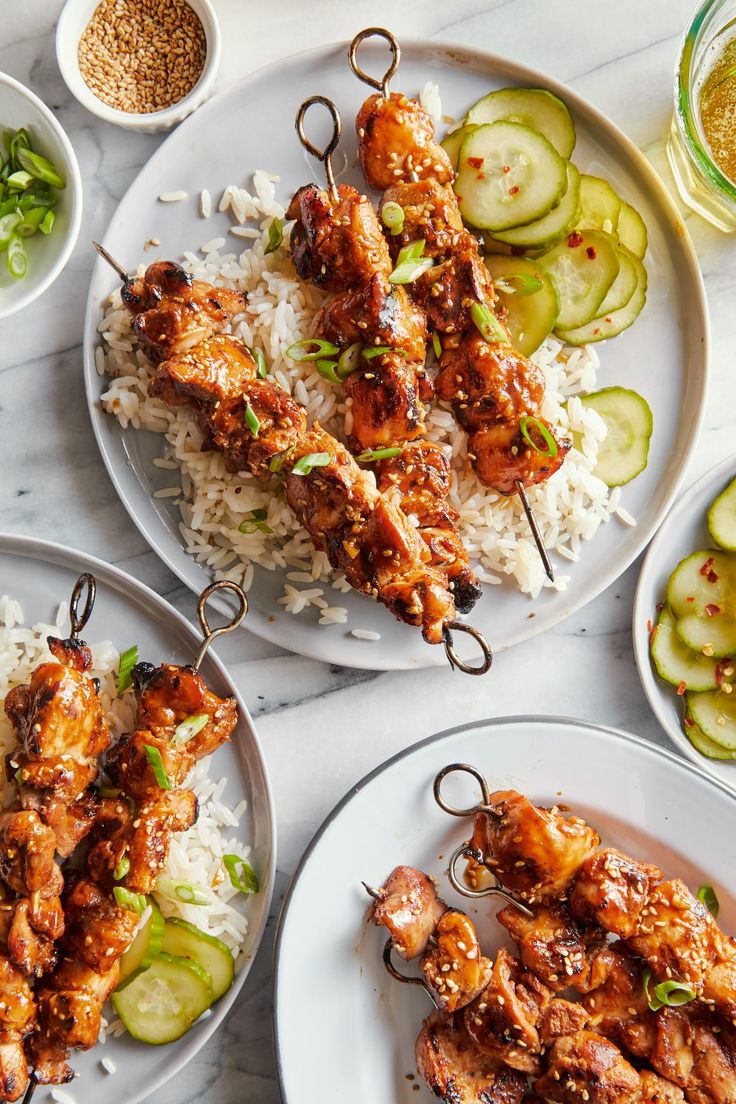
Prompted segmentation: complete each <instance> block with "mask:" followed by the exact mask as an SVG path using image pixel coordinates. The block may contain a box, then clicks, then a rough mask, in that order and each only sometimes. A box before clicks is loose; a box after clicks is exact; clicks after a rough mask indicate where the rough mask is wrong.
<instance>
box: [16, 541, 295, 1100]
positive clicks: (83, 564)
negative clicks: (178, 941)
mask: <svg viewBox="0 0 736 1104" xmlns="http://www.w3.org/2000/svg"><path fill="white" fill-rule="evenodd" d="M3 554H11V555H21V556H23V555H28V556H29V558H31V559H33V560H35V561H37V562H40V563H45V562H49V561H47V560H46V559H45V554H50V555H51V556H53V557H56V559H54V560H51V562H55V563H57V564H60V565H61V566H67V565H68V566H71V567H73V569H76V566H77V565H79V568H80V570H89V571H91V572H92V574H93V575H94V576H95V578H96V579H97V580H98V581H99V582H102V583H103V584H104V583H106V582H107V583H108V585H109V582H110V580H112V581H114V583H117V584H118V587H117V589H119V591H120V593H121V594H123V595H124V596H127V595H129V594H130V592H134V593H135V592H137V597H138V598H140V599H144V598H145V600H146V603H148V608H149V609H150V608H153V609H155V610H156V612H157V613H159V614H163V616H164V617H168V618H169V620H170V621H171V622H173V625H174V627H175V628H177V629H178V630H179V631H180V632H181V633H182V634H183V636H184V638H185V639H189V640H190V641H191V642H192V644H195V643H196V642H198V641H199V637H198V636H197V633H196V630H195V628H194V626H193V625H192V624H191V623H190V622H189V621H188V620H187V618H186V617H185V616H184V615H183V614H182V613H179V611H178V610H177V609H174V607H173V606H172V605H171V604H170V603H169V602H168V601H167V600H166V599H165V598H164V597H163V596H162V595H160V594H157V593H156V591H154V590H152V589H151V587H149V586H147V585H146V584H145V583H143V582H141V581H140V580H139V579H136V578H135V577H134V576H132V575H129V574H128V573H127V572H125V571H123V570H122V569H121V568H119V567H116V566H115V565H114V564H110V563H106V562H105V561H104V560H100V559H98V558H97V557H96V556H93V555H91V554H90V553H88V552H81V551H79V550H78V549H76V548H72V547H71V546H70V545H66V544H60V543H58V542H57V541H50V540H43V539H41V538H39V537H29V536H25V535H23V534H19V533H0V556H2V555H3ZM5 585H6V584H5V583H3V587H5ZM11 588H12V584H9V585H8V590H9V591H10V589H11ZM207 658H208V661H211V662H212V665H213V666H214V667H215V669H216V670H217V672H218V674H219V676H220V678H221V679H222V680H223V682H224V683H225V684H226V685H227V686H228V688H229V689H230V690H231V692H232V693H233V695H234V697H235V698H236V700H237V703H238V709H239V710H240V712H241V715H242V717H243V719H244V720H245V722H246V725H247V727H248V729H249V731H250V736H251V738H252V740H253V743H254V746H255V750H256V753H257V767H258V769H259V771H260V774H261V779H262V783H263V789H264V796H265V805H266V808H265V812H266V822H267V826H268V837H269V838H268V850H269V860H268V882H267V890H266V897H265V899H264V901H263V907H262V909H261V916H260V920H259V922H258V925H257V927H256V929H255V933H254V939H253V949H252V951H251V953H250V954H249V955H248V956H247V957H246V958H245V960H244V962H243V965H242V967H241V969H240V971H239V974H236V978H235V981H234V982H233V985H232V987H231V988H230V990H229V992H228V993H227V994H225V996H224V997H223V998H222V1000H223V1003H222V1007H221V1011H220V1013H219V1015H218V1013H217V1012H213V1015H212V1016H211V1017H210V1018H209V1020H208V1021H207V1022H205V1023H204V1024H203V1025H202V1026H201V1029H200V1030H199V1031H198V1032H197V1035H196V1038H192V1039H191V1040H190V1041H189V1042H188V1043H186V1044H185V1045H184V1046H183V1047H182V1049H181V1053H180V1054H178V1055H176V1056H175V1057H174V1058H173V1060H172V1063H171V1065H170V1066H168V1067H166V1069H165V1070H164V1071H162V1073H161V1074H159V1075H158V1076H157V1077H153V1078H152V1080H151V1081H150V1082H149V1083H148V1084H147V1085H146V1087H145V1089H144V1091H142V1092H134V1093H133V1094H132V1095H130V1096H127V1097H126V1104H139V1102H140V1101H142V1100H145V1099H148V1098H149V1097H150V1096H151V1095H152V1094H153V1093H155V1092H157V1091H158V1090H159V1089H160V1088H162V1086H163V1085H165V1084H167V1083H168V1082H169V1081H171V1080H172V1078H174V1077H176V1076H177V1074H179V1073H181V1071H182V1069H184V1067H185V1066H187V1065H188V1064H189V1062H191V1060H192V1059H193V1058H194V1057H195V1056H196V1055H197V1054H198V1053H199V1052H200V1051H201V1050H202V1048H203V1047H204V1046H205V1044H206V1043H207V1042H209V1040H210V1039H211V1038H212V1036H213V1035H214V1034H215V1032H216V1031H217V1030H218V1029H219V1028H220V1027H221V1026H222V1025H223V1023H224V1022H225V1020H226V1019H227V1017H228V1016H229V1014H230V1012H231V1010H232V1007H233V1004H234V1003H235V1001H236V1000H237V998H238V996H239V995H240V993H241V992H242V990H243V987H244V985H245V983H246V981H247V978H248V975H249V974H250V971H251V969H252V968H253V963H254V962H255V959H256V956H257V953H258V951H259V950H260V948H261V944H262V942H263V936H264V933H265V930H266V925H267V923H268V920H269V916H270V913H271V904H272V900H273V892H274V884H275V877H276V851H277V825H276V806H275V801H274V795H273V788H272V784H271V779H270V776H269V771H268V764H267V761H266V757H265V755H264V752H263V746H262V744H261V741H260V737H259V736H258V732H257V731H256V727H255V725H254V723H253V718H252V717H251V715H250V710H249V709H248V706H247V704H246V702H245V700H244V698H243V696H242V694H241V693H240V690H239V689H238V687H237V685H236V684H235V682H234V680H233V679H232V677H231V675H230V673H229V671H228V669H227V667H226V666H225V664H224V663H223V661H222V660H221V659H220V657H219V656H218V655H217V654H216V653H215V652H214V651H213V650H212V648H210V649H209V651H208V653H207ZM247 797H248V803H249V805H250V806H251V807H252V805H253V795H252V794H248V795H247ZM183 1038H184V1039H186V1036H183Z"/></svg>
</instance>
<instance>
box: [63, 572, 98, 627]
mask: <svg viewBox="0 0 736 1104" xmlns="http://www.w3.org/2000/svg"><path fill="white" fill-rule="evenodd" d="M82 595H84V596H85V600H84V608H83V610H82V612H81V613H80V612H79V605H80V602H81V601H82ZM96 595H97V583H96V582H95V577H94V575H91V574H90V573H89V571H85V572H83V573H82V574H81V575H80V576H79V578H78V579H77V581H76V583H75V584H74V589H73V591H72V596H71V598H70V600H69V620H70V622H71V626H72V640H78V639H79V634H80V633H81V631H82V629H83V628H84V626H85V625H86V624H87V622H88V621H89V619H90V617H91V615H92V609H93V607H94V604H95V597H96Z"/></svg>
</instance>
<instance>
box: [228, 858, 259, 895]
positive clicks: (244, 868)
mask: <svg viewBox="0 0 736 1104" xmlns="http://www.w3.org/2000/svg"><path fill="white" fill-rule="evenodd" d="M222 861H223V863H224V864H225V869H226V870H227V872H228V874H229V875H230V883H231V885H232V886H233V888H234V889H238V890H240V892H241V893H257V892H258V878H257V877H256V873H255V871H254V869H253V867H252V866H251V865H250V863H249V862H246V860H245V859H241V857H240V855H223V856H222Z"/></svg>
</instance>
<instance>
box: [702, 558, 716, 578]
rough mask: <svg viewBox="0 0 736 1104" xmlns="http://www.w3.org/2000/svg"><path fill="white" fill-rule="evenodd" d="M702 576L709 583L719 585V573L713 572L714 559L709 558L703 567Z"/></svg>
mask: <svg viewBox="0 0 736 1104" xmlns="http://www.w3.org/2000/svg"><path fill="white" fill-rule="evenodd" d="M700 574H701V575H702V576H703V578H705V579H707V580H708V582H709V583H717V582H718V579H719V576H718V574H717V572H715V571H714V570H713V557H712V556H709V557H708V559H707V560H706V561H705V563H704V564H703V566H702V567H701V568H700Z"/></svg>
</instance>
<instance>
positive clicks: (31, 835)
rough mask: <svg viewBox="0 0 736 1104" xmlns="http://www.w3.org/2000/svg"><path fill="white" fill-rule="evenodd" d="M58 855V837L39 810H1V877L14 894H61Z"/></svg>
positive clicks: (61, 881)
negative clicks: (2, 811)
mask: <svg viewBox="0 0 736 1104" xmlns="http://www.w3.org/2000/svg"><path fill="white" fill-rule="evenodd" d="M55 854H56V837H55V836H54V833H53V832H52V830H51V829H50V828H49V827H48V826H47V825H46V824H44V823H43V822H42V821H41V820H40V819H39V817H38V814H37V813H34V812H32V811H31V810H24V809H15V810H12V809H11V810H8V811H7V812H4V813H0V878H2V880H3V881H4V882H6V883H7V884H8V885H9V886H10V888H11V889H12V890H14V892H15V893H18V894H20V895H21V896H23V895H25V894H29V895H30V894H32V893H36V892H41V891H48V892H49V893H57V894H58V893H60V892H61V888H62V885H63V879H62V876H61V870H60V869H59V867H58V866H57V864H56V860H55Z"/></svg>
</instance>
